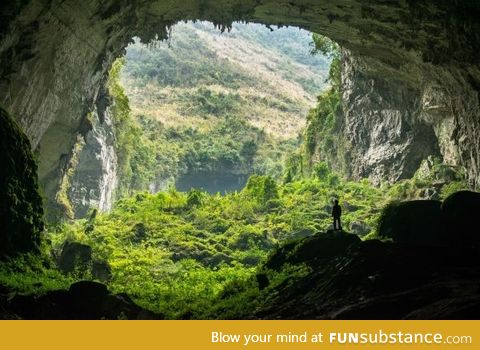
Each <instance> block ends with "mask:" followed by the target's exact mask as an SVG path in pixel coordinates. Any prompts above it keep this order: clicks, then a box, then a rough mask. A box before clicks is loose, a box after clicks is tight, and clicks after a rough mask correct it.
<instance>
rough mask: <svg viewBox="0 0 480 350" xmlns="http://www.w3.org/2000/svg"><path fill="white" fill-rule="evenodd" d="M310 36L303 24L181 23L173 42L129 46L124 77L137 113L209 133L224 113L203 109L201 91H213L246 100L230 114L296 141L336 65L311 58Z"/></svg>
mask: <svg viewBox="0 0 480 350" xmlns="http://www.w3.org/2000/svg"><path fill="white" fill-rule="evenodd" d="M309 35H310V34H309V33H307V32H305V31H300V30H299V29H297V28H287V29H285V28H284V29H280V30H277V31H275V32H272V33H270V31H269V29H267V28H265V27H263V26H260V25H255V24H250V25H241V24H235V25H234V27H233V29H232V31H231V32H230V33H220V32H219V31H218V30H216V29H214V28H213V26H212V25H211V24H207V23H196V24H193V23H179V24H177V25H176V26H174V28H173V30H172V37H171V39H170V42H169V43H168V44H167V43H166V42H161V43H157V44H156V45H152V46H148V47H147V46H145V45H142V44H140V43H139V42H136V43H135V44H133V45H131V46H130V47H129V48H128V49H127V56H126V57H127V62H126V68H125V72H124V74H123V77H122V82H123V84H124V86H125V90H126V93H127V95H128V97H129V99H130V105H131V108H132V111H133V113H134V115H145V116H148V117H152V118H155V119H157V120H159V121H161V122H162V123H164V124H165V125H166V126H171V127H182V128H184V127H193V128H198V129H201V130H206V129H208V128H209V125H211V124H212V123H215V121H216V120H217V119H218V117H219V115H212V114H211V113H209V111H208V110H207V111H204V110H201V109H200V110H199V108H198V103H197V102H198V101H197V99H196V98H197V97H198V96H197V95H199V92H198V89H199V88H205V89H208V91H210V92H211V93H212V94H213V97H212V98H217V97H218V98H220V99H222V98H224V97H225V100H226V103H234V104H238V106H237V107H235V108H231V109H229V107H231V106H229V105H226V106H225V113H223V114H224V115H222V116H223V117H225V116H226V115H227V114H229V115H234V116H235V117H238V118H244V119H245V120H247V121H248V122H249V123H250V124H252V125H254V126H255V127H258V128H259V129H262V130H264V131H265V132H266V133H267V134H270V135H271V136H273V137H276V138H279V139H290V138H295V137H297V135H298V134H299V133H301V132H302V130H303V128H304V126H305V116H306V114H307V112H308V110H309V109H310V108H311V107H313V106H314V104H315V101H316V94H318V93H319V92H320V91H321V90H323V89H325V87H326V86H325V82H324V81H325V77H326V74H327V71H328V64H329V62H328V61H327V59H325V58H323V57H320V58H317V57H313V58H312V57H311V56H310V55H309V47H308V41H309ZM302 40H303V42H302ZM203 93H204V92H203ZM192 97H193V98H192ZM201 98H202V96H199V97H198V99H201ZM237 100H238V101H237ZM201 101H203V100H201ZM237 102H238V103H237ZM205 103H206V104H208V103H210V102H209V101H206V102H205ZM207 107H208V106H207Z"/></svg>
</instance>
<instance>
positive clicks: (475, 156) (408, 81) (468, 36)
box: [0, 0, 480, 198]
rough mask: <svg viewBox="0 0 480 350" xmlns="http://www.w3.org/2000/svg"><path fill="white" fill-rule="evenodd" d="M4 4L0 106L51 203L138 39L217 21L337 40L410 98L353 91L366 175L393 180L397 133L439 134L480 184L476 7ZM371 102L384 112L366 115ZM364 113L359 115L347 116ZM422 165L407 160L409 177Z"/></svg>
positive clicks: (351, 0)
mask: <svg viewBox="0 0 480 350" xmlns="http://www.w3.org/2000/svg"><path fill="white" fill-rule="evenodd" d="M0 6H1V8H0V9H1V13H2V25H1V28H0V61H1V65H0V91H1V92H0V104H2V105H3V106H4V107H5V108H6V109H7V110H9V112H10V113H11V114H12V116H14V117H15V118H16V119H17V120H18V121H19V123H20V125H21V126H22V128H23V130H24V131H25V133H26V134H27V136H28V137H29V139H30V141H31V144H32V147H33V148H34V149H36V150H37V151H38V154H39V179H40V182H41V184H42V185H43V187H44V189H45V193H46V196H47V197H49V198H52V197H53V196H54V193H56V192H57V191H58V188H59V186H60V181H59V179H60V178H61V176H62V173H64V171H65V166H66V164H68V159H69V158H70V155H71V153H72V150H73V148H74V147H73V145H74V144H75V141H76V136H77V134H78V133H79V132H82V125H84V120H85V119H86V118H87V115H88V113H89V112H90V111H92V110H93V108H94V104H95V101H96V100H97V98H98V97H99V91H100V87H101V85H102V84H101V82H102V80H103V79H104V77H105V75H106V74H107V72H108V69H109V67H110V65H111V64H112V62H113V60H114V59H115V58H116V57H118V56H120V55H121V54H122V51H123V49H124V48H125V46H126V45H127V43H128V42H129V41H130V40H131V38H132V37H134V36H138V37H140V38H142V40H143V41H149V40H150V39H152V38H153V37H155V36H156V35H158V36H159V37H165V35H166V33H167V27H168V26H170V25H172V24H173V23H176V22H177V21H180V20H188V19H202V20H209V21H212V22H214V23H217V24H219V26H220V27H222V28H227V27H228V26H229V25H230V24H231V23H232V21H234V20H246V21H253V22H259V23H264V24H267V25H273V24H276V25H294V26H299V27H303V28H305V29H308V30H310V31H314V32H318V33H320V34H323V35H326V36H328V37H330V38H332V39H333V40H335V41H337V42H338V43H339V44H340V45H341V46H342V47H344V48H346V49H348V50H349V51H350V52H351V53H352V54H353V55H354V56H355V57H358V59H359V60H361V61H362V62H363V64H361V65H360V64H359V65H358V66H357V67H356V71H358V72H359V73H355V72H354V71H352V74H354V75H358V76H362V79H363V80H364V81H365V82H368V81H370V82H378V81H383V82H388V84H387V85H388V86H390V87H391V88H392V89H394V90H392V91H396V92H399V91H403V93H402V96H401V97H398V96H396V97H393V95H392V96H389V95H388V94H387V95H385V91H383V90H382V89H384V86H385V85H384V84H382V83H377V84H373V85H372V86H371V90H372V93H371V94H370V95H369V96H368V97H365V98H364V101H361V100H359V101H357V100H355V95H356V93H355V91H357V90H355V89H354V88H353V87H352V89H351V92H350V93H349V92H348V91H350V90H347V92H346V96H345V97H346V98H347V99H348V100H351V99H354V100H355V103H354V105H357V106H358V108H364V110H362V112H361V114H362V115H371V116H372V119H369V122H370V121H371V124H370V125H371V126H373V128H371V129H370V130H369V132H372V133H374V132H378V135H373V134H372V135H370V136H368V137H367V136H365V135H364V133H363V134H361V135H357V134H355V132H356V131H355V130H358V128H356V127H355V124H352V127H351V132H352V133H353V134H354V136H355V138H353V141H354V142H355V144H357V143H358V145H361V147H363V148H362V149H361V152H360V154H361V157H360V158H363V160H365V161H366V162H367V164H370V166H371V167H372V168H373V167H374V169H372V168H370V169H369V168H368V167H367V168H365V166H363V165H360V164H357V165H355V166H354V168H355V169H358V170H357V171H358V173H359V174H371V176H374V177H379V176H383V175H382V173H383V172H385V169H386V167H385V166H379V164H380V165H382V161H379V160H378V159H377V157H378V156H379V155H378V152H377V151H375V152H373V151H372V149H373V147H376V146H377V145H379V144H381V146H382V147H384V149H386V148H388V147H386V146H385V143H384V140H386V139H389V138H391V137H393V136H394V135H395V132H394V131H392V130H391V129H390V128H391V127H393V129H394V130H406V134H405V135H408V137H407V139H408V140H407V141H405V142H407V143H406V144H418V145H422V144H424V143H425V142H429V140H430V138H431V136H429V135H431V131H430V130H431V128H433V131H434V135H436V136H437V137H438V135H443V136H445V137H442V138H441V140H440V142H439V148H440V150H443V154H444V156H445V157H447V158H452V159H454V161H455V162H458V163H459V164H461V165H462V166H464V167H465V168H466V169H467V171H468V175H469V178H470V181H471V183H472V185H475V186H478V185H479V184H480V176H479V175H480V141H479V138H478V134H479V129H480V118H479V114H480V111H479V106H480V103H479V91H480V68H479V60H480V58H479V56H478V52H479V50H480V30H479V29H480V23H479V21H478V18H479V16H480V5H479V4H478V3H476V2H472V1H468V0H462V1H457V2H450V1H433V0H424V1H415V2H414V1H398V2H397V1H393V2H389V3H388V4H386V3H385V2H384V1H380V0H375V1H369V2H365V1H361V0H339V1H295V0H293V1H292V0H282V1H274V0H266V1H261V2H258V1H243V0H242V1H240V0H224V1H213V0H207V1H192V2H185V3H184V2H181V3H172V2H167V1H163V0H157V1H153V2H141V3H139V2H129V1H119V0H109V1H102V2H99V1H91V2H88V3H85V2H78V1H73V0H67V1H55V0H49V1H38V0H30V1H22V2H18V1H4V2H3V3H2V5H0ZM360 72H361V74H360ZM379 79H380V80H379ZM398 88H399V89H400V90H397V89H398ZM412 96H414V97H415V98H414V101H412V100H410V99H411V98H412ZM377 97H382V98H386V99H387V100H388V101H389V102H388V104H390V107H389V108H390V111H387V109H386V108H381V109H376V106H378V103H379V102H378V103H371V102H370V101H368V100H372V99H374V98H377ZM406 99H409V101H408V103H407V104H406V109H405V110H403V111H399V110H398V103H399V102H402V101H403V102H405V100H406ZM367 101H368V102H367ZM369 103H371V105H372V106H373V108H374V110H368V108H367V107H368V104H369ZM417 104H418V105H417ZM412 110H415V111H417V112H415V113H413V112H412ZM418 110H419V112H418ZM358 114H359V113H357V112H356V111H353V110H351V111H349V112H348V113H347V116H348V117H349V118H355V117H356V116H358ZM400 115H401V116H404V117H405V118H406V119H402V118H399V116H400ZM420 117H421V118H423V119H424V121H425V122H424V121H422V120H421V119H418V118H420ZM384 118H385V119H390V118H391V120H389V121H388V122H385V123H383V124H382V126H378V124H377V123H376V121H378V120H384ZM400 120H402V121H401V122H400ZM365 125H368V123H367V124H365ZM417 127H421V128H425V130H427V131H428V132H427V134H428V133H429V135H426V136H425V134H424V132H423V131H422V130H418V131H417V130H415V128H417ZM402 128H403V129H402ZM387 130H388V131H387ZM409 130H410V131H409ZM416 136H419V137H420V139H419V140H415V139H414V138H415V137H416ZM352 137H353V136H352ZM402 144H403V145H405V143H404V142H403V141H402V142H399V139H398V138H395V137H394V138H393V140H390V141H388V142H387V145H392V146H394V147H395V148H394V149H393V150H392V149H388V150H387V149H386V152H387V155H388V157H387V158H389V159H390V158H392V157H394V154H396V152H403V151H405V147H404V146H402ZM372 152H373V153H372ZM415 158H416V155H412V156H411V157H409V156H405V155H402V156H400V160H401V161H403V162H405V164H407V165H406V167H405V169H407V170H408V169H409V168H410V165H408V164H415V162H416V160H415ZM377 169H378V170H377ZM397 173H398V174H401V173H402V171H400V170H399V171H397ZM398 174H397V175H394V176H392V179H394V178H395V177H396V176H398Z"/></svg>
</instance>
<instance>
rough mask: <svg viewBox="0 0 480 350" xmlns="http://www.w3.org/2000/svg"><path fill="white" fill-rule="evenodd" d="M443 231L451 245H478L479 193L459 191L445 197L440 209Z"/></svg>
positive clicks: (479, 242) (479, 234)
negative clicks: (446, 233)
mask: <svg viewBox="0 0 480 350" xmlns="http://www.w3.org/2000/svg"><path fill="white" fill-rule="evenodd" d="M441 210H442V217H443V220H444V223H445V229H446V230H447V232H448V236H449V240H450V241H451V242H453V243H459V244H467V245H471V244H472V245H476V246H478V245H479V244H480V229H479V225H480V224H479V222H478V216H477V215H479V213H480V193H478V192H471V191H459V192H456V193H454V194H452V195H450V196H449V197H447V198H446V199H445V200H444V202H443V204H442V207H441Z"/></svg>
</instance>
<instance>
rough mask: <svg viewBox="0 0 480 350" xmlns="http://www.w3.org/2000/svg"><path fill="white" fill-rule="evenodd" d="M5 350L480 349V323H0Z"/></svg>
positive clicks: (2, 343)
mask: <svg viewBox="0 0 480 350" xmlns="http://www.w3.org/2000/svg"><path fill="white" fill-rule="evenodd" d="M0 333H1V345H2V348H4V349H29V350H31V349H49V350H55V349H62V350H65V349H83V350H85V349H88V350H90V349H102V350H106V349H115V350H117V349H135V350H137V349H195V350H198V349H218V350H223V349H252V350H255V349H325V350H335V349H343V350H361V349H365V350H369V349H376V350H383V349H386V350H387V349H388V350H390V349H393V350H395V349H411V350H421V349H432V350H441V349H450V350H463V349H465V350H467V349H468V350H478V349H480V342H479V340H478V338H479V337H480V321H0Z"/></svg>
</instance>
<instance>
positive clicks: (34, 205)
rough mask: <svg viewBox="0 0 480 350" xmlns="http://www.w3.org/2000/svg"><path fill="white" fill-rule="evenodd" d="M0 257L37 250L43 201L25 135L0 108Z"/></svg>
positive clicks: (41, 229) (33, 161) (41, 224)
mask: <svg viewBox="0 0 480 350" xmlns="http://www.w3.org/2000/svg"><path fill="white" fill-rule="evenodd" d="M0 150H1V152H0V256H1V255H14V254H16V253H24V252H31V251H36V250H38V246H39V243H40V234H41V232H42V231H43V204H42V198H41V196H40V194H39V193H38V184H37V165H36V163H35V160H34V157H33V154H32V151H31V146H30V142H29V140H28V138H27V137H26V136H25V134H24V133H23V132H22V131H21V130H20V128H19V127H18V125H17V123H15V122H14V121H13V119H12V118H10V116H9V115H8V113H7V112H6V111H5V110H3V109H2V108H0Z"/></svg>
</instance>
